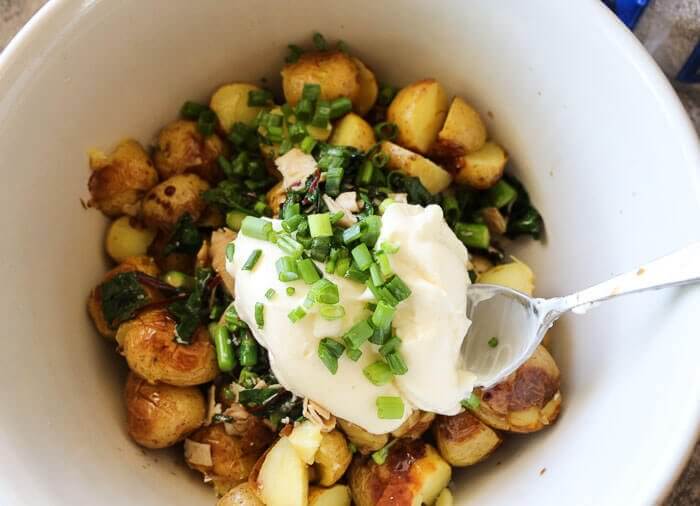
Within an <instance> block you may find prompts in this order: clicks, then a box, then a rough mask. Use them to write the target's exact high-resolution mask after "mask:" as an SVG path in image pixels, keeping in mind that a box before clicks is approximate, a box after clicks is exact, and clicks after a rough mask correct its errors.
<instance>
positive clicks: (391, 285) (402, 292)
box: [386, 276, 411, 302]
mask: <svg viewBox="0 0 700 506" xmlns="http://www.w3.org/2000/svg"><path fill="white" fill-rule="evenodd" d="M386 289H387V290H388V291H389V292H390V293H391V295H393V296H394V298H395V299H396V300H397V301H398V302H401V301H402V300H406V299H408V298H409V297H410V296H411V289H410V288H409V287H408V286H407V285H406V283H404V281H403V280H402V279H401V278H400V277H398V276H394V277H393V278H391V279H390V280H389V282H388V283H387V284H386Z"/></svg>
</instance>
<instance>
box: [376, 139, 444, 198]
mask: <svg viewBox="0 0 700 506" xmlns="http://www.w3.org/2000/svg"><path fill="white" fill-rule="evenodd" d="M381 150H382V153H384V154H385V155H386V156H387V157H389V161H388V163H387V168H388V169H389V170H399V171H401V172H403V173H405V174H408V175H409V176H413V177H417V178H418V179H420V182H421V183H422V184H423V186H425V188H426V189H427V190H428V191H429V192H430V193H432V194H436V193H440V192H441V191H442V190H444V189H445V188H447V187H448V186H450V183H451V182H452V176H450V173H449V172H447V171H446V170H445V169H443V168H442V167H440V166H439V165H436V164H435V163H433V162H432V161H430V160H428V159H427V158H425V157H424V156H421V155H419V154H417V153H414V152H413V151H409V150H408V149H404V148H402V147H401V146H399V145H397V144H394V143H392V142H388V141H384V142H382V144H381Z"/></svg>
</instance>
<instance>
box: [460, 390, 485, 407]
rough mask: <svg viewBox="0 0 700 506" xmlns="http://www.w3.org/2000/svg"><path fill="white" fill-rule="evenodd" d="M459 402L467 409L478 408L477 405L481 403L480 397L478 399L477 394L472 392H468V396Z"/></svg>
mask: <svg viewBox="0 0 700 506" xmlns="http://www.w3.org/2000/svg"><path fill="white" fill-rule="evenodd" d="M461 404H462V406H463V407H465V408H467V409H479V406H480V405H481V399H479V396H477V395H476V394H475V393H474V392H472V393H471V394H469V397H467V398H466V399H464V400H463V401H462V402H461Z"/></svg>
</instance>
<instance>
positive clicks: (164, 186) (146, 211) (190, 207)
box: [142, 174, 209, 230]
mask: <svg viewBox="0 0 700 506" xmlns="http://www.w3.org/2000/svg"><path fill="white" fill-rule="evenodd" d="M208 189H209V184H208V183H207V182H206V181H205V180H203V179H202V178H200V177H199V176H197V175H195V174H180V175H177V176H173V177H171V178H169V179H166V180H165V181H163V182H162V183H160V184H159V185H157V186H155V187H154V188H152V189H151V191H149V192H148V194H147V195H146V196H145V197H144V199H143V209H142V216H143V220H144V222H145V223H146V224H147V225H148V226H151V227H154V228H160V229H162V230H169V229H171V228H172V227H173V226H175V224H176V223H177V221H178V220H179V219H180V218H181V217H182V216H183V215H185V214H189V215H190V216H191V217H192V220H193V221H197V220H198V219H199V217H200V216H201V215H202V213H203V212H204V210H205V208H206V203H205V202H204V199H203V198H202V193H204V192H205V191H206V190H208Z"/></svg>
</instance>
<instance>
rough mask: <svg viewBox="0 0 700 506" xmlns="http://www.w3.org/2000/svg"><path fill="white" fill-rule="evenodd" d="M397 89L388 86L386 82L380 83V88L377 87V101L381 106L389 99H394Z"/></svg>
mask: <svg viewBox="0 0 700 506" xmlns="http://www.w3.org/2000/svg"><path fill="white" fill-rule="evenodd" d="M397 91H398V90H397V89H396V88H394V87H393V86H389V85H388V84H382V86H381V88H380V89H379V94H378V96H377V103H378V104H379V105H383V106H387V105H389V104H390V103H391V101H392V100H394V97H395V96H396V92H397Z"/></svg>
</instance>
